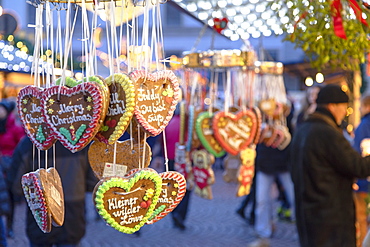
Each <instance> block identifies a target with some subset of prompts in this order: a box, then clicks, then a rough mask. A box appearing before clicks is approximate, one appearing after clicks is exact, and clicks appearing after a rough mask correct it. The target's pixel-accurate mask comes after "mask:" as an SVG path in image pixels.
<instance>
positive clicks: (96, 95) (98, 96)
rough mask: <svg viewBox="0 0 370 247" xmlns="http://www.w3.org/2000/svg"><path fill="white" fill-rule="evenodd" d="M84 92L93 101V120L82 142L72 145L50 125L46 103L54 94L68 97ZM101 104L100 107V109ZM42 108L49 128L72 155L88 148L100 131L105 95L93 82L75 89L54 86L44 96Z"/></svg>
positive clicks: (85, 83) (83, 135) (82, 84)
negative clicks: (87, 93)
mask: <svg viewBox="0 0 370 247" xmlns="http://www.w3.org/2000/svg"><path fill="white" fill-rule="evenodd" d="M89 90H91V91H89ZM82 91H87V92H89V94H90V95H91V97H92V99H93V105H94V108H93V111H92V115H93V120H94V121H92V122H91V123H90V124H89V126H88V128H87V129H86V131H85V132H84V133H83V134H82V137H81V138H80V140H79V141H78V142H77V143H76V144H75V145H72V144H71V143H70V142H69V141H68V140H67V138H65V136H63V135H62V134H61V133H60V132H59V130H58V129H57V128H56V127H54V125H53V124H51V123H50V120H49V116H48V114H47V110H46V102H47V100H48V99H49V98H50V97H51V95H54V94H58V93H61V94H64V95H66V96H70V95H74V94H78V93H80V92H82ZM99 104H100V107H99ZM41 106H42V111H43V114H44V116H45V119H46V123H47V125H48V126H49V128H50V129H51V130H52V131H53V132H54V134H55V136H56V137H57V139H58V140H59V141H60V142H61V143H62V144H63V146H64V147H66V148H67V149H69V150H70V151H71V152H72V153H75V152H77V151H80V150H81V149H83V148H84V147H86V146H87V145H88V144H89V143H90V141H91V140H92V139H93V138H94V136H95V134H96V133H97V132H98V131H99V128H100V119H101V112H102V110H103V109H102V108H103V93H102V92H101V90H100V87H99V86H98V85H96V84H95V83H92V82H84V83H81V84H78V85H77V86H75V87H73V88H68V87H65V86H52V87H50V88H47V89H46V91H45V93H44V94H43V97H42V100H41Z"/></svg>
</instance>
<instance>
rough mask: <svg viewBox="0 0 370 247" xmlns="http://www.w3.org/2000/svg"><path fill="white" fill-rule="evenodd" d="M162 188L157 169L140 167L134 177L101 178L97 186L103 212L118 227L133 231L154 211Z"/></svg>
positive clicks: (104, 217) (96, 202) (107, 220)
mask: <svg viewBox="0 0 370 247" xmlns="http://www.w3.org/2000/svg"><path fill="white" fill-rule="evenodd" d="M161 190H162V178H161V177H160V176H159V175H158V173H156V172H153V171H149V170H140V171H138V172H136V173H134V175H133V176H132V177H131V178H121V177H111V178H108V179H106V180H101V181H100V182H99V183H98V184H97V185H96V186H95V190H94V198H95V207H96V208H97V210H98V213H99V214H100V216H101V217H102V218H103V219H104V220H105V221H106V222H107V223H108V224H109V225H110V226H111V227H113V228H114V229H116V230H117V231H120V232H123V233H128V234H132V233H134V232H136V231H138V230H139V229H140V228H141V227H142V226H143V225H144V224H145V222H147V221H148V219H149V217H150V216H151V215H152V214H153V212H154V208H155V206H156V204H157V202H158V198H159V195H160V193H161Z"/></svg>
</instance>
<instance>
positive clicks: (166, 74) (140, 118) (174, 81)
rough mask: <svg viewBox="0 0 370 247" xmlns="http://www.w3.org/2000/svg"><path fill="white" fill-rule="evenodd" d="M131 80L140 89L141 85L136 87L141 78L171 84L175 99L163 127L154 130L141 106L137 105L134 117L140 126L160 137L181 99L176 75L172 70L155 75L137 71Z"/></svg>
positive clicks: (132, 73) (131, 76) (158, 72)
mask: <svg viewBox="0 0 370 247" xmlns="http://www.w3.org/2000/svg"><path fill="white" fill-rule="evenodd" d="M129 76H130V78H131V80H132V81H133V82H134V84H135V87H139V86H140V85H136V84H137V81H138V80H139V79H141V78H145V79H146V80H153V81H158V80H162V79H164V80H167V81H169V82H170V83H171V86H172V89H173V97H172V98H173V99H172V103H171V106H170V107H169V108H168V109H167V110H168V112H167V116H164V117H165V118H164V120H163V123H162V125H161V126H159V127H158V128H154V127H153V126H152V125H150V124H149V123H148V121H147V120H146V119H145V117H144V116H143V114H141V111H140V104H139V103H137V104H136V106H135V111H134V116H135V118H136V119H137V120H138V122H139V124H140V125H141V126H142V127H143V128H144V129H145V130H146V131H148V132H149V133H150V134H151V135H153V136H156V135H159V134H160V133H161V132H162V131H163V130H164V129H165V128H166V126H167V125H168V123H169V122H170V120H171V119H172V116H173V114H174V112H175V110H176V105H177V103H178V100H179V98H180V86H179V83H178V80H177V77H176V75H175V74H174V73H173V72H172V71H171V70H161V71H157V72H154V73H149V74H148V73H147V72H146V71H145V70H135V71H133V72H131V73H130V74H129Z"/></svg>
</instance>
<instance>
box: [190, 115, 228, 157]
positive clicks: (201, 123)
mask: <svg viewBox="0 0 370 247" xmlns="http://www.w3.org/2000/svg"><path fill="white" fill-rule="evenodd" d="M212 116H213V114H212V113H210V112H208V111H207V112H202V113H200V114H199V115H198V118H197V120H196V122H195V131H196V132H197V135H198V137H199V140H200V142H201V143H202V145H203V146H204V148H205V149H207V151H208V152H210V153H211V154H213V155H214V156H215V157H217V158H219V157H222V156H223V155H225V150H223V149H222V147H221V145H220V144H218V141H217V140H216V139H215V137H214V134H213V129H212Z"/></svg>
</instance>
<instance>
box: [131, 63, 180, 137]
mask: <svg viewBox="0 0 370 247" xmlns="http://www.w3.org/2000/svg"><path fill="white" fill-rule="evenodd" d="M130 77H131V79H132V81H133V82H134V85H135V91H136V97H137V101H136V107H135V112H134V116H135V118H136V119H137V120H138V122H139V124H140V125H141V126H143V128H144V129H145V130H146V131H148V132H149V133H150V134H151V135H152V136H156V135H159V134H160V133H161V132H162V131H163V130H164V128H165V127H166V126H167V125H168V123H169V121H170V120H171V118H172V116H173V113H174V111H175V109H176V105H177V102H178V100H179V94H180V93H179V92H180V87H179V83H178V81H177V77H176V75H175V74H174V73H173V72H172V71H171V70H162V71H158V72H155V73H146V72H145V71H144V70H136V71H133V72H132V73H130Z"/></svg>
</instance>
